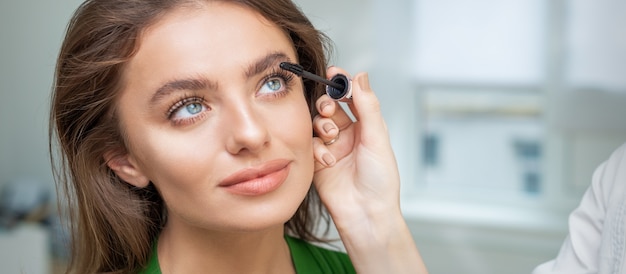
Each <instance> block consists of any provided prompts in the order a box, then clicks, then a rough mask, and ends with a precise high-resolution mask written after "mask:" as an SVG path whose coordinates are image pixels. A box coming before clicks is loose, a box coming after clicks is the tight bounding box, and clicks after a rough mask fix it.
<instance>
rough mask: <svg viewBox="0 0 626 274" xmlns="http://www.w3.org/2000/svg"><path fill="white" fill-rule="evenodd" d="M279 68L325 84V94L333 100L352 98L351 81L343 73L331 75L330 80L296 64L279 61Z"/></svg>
mask: <svg viewBox="0 0 626 274" xmlns="http://www.w3.org/2000/svg"><path fill="white" fill-rule="evenodd" d="M280 68H281V69H284V70H287V71H290V72H292V73H293V74H295V75H298V76H300V77H303V78H307V79H311V80H313V81H316V82H318V83H322V84H325V85H326V94H328V96H330V98H333V99H334V100H337V101H341V102H350V101H351V100H352V85H351V81H350V79H348V77H346V76H345V75H343V74H337V75H335V76H333V78H331V79H330V80H327V79H324V78H322V77H320V76H318V75H316V74H313V73H310V72H308V71H306V70H304V68H303V67H302V66H301V65H298V64H294V63H289V62H282V63H280Z"/></svg>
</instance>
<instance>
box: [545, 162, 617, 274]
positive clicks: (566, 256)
mask: <svg viewBox="0 0 626 274" xmlns="http://www.w3.org/2000/svg"><path fill="white" fill-rule="evenodd" d="M605 168H606V162H605V163H603V164H602V165H600V166H599V167H598V168H597V169H596V170H595V172H594V174H593V178H592V183H591V186H590V187H589V188H588V189H587V191H586V192H585V194H584V195H583V198H582V200H581V202H580V205H579V206H578V207H577V208H576V209H575V210H574V211H573V212H572V213H571V214H570V216H569V235H568V236H567V238H566V239H565V242H564V243H563V245H562V246H561V250H560V251H559V254H558V255H557V257H556V258H555V259H553V260H551V261H548V262H546V263H543V264H541V265H539V266H537V267H536V268H535V270H534V271H533V274H548V273H550V274H557V273H558V274H561V273H562V274H583V273H597V272H598V263H599V262H598V260H599V258H598V254H599V252H600V244H601V242H602V224H603V222H604V219H605V216H606V201H607V200H608V197H609V195H610V193H609V192H610V190H611V187H612V185H605V184H606V181H607V180H603V179H602V178H603V174H604V172H605ZM609 183H610V181H609Z"/></svg>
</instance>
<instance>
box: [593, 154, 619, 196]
mask: <svg viewBox="0 0 626 274" xmlns="http://www.w3.org/2000/svg"><path fill="white" fill-rule="evenodd" d="M593 177H594V178H593V181H597V182H598V183H599V184H601V185H603V186H602V187H601V188H602V189H603V192H604V193H605V195H606V196H607V197H605V198H608V196H610V195H611V194H616V193H615V191H616V190H621V189H623V188H626V143H625V144H622V145H621V146H620V147H619V148H617V149H616V150H615V151H613V153H612V154H611V156H610V157H609V158H608V159H607V160H606V161H605V162H604V163H602V164H601V165H600V166H599V167H598V168H597V169H596V171H595V172H594V174H593ZM620 199H621V198H620Z"/></svg>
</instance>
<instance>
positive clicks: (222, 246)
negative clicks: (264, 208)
mask: <svg viewBox="0 0 626 274" xmlns="http://www.w3.org/2000/svg"><path fill="white" fill-rule="evenodd" d="M170 223H171V222H168V225H167V226H166V227H165V228H164V229H163V231H162V232H161V235H160V236H159V245H158V258H159V264H160V267H161V271H162V273H164V274H181V273H206V272H211V273H259V274H261V273H295V270H294V266H293V263H292V261H291V253H290V251H289V247H288V246H287V243H286V241H285V239H284V228H283V226H282V225H280V226H276V227H272V228H268V229H265V230H262V231H254V232H223V231H207V230H203V229H199V228H193V227H189V226H183V225H175V224H171V225H170Z"/></svg>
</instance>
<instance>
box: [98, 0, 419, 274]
mask: <svg viewBox="0 0 626 274" xmlns="http://www.w3.org/2000/svg"><path fill="white" fill-rule="evenodd" d="M140 39H141V40H140V43H139V49H138V51H137V54H136V55H135V56H134V57H133V58H132V59H131V60H130V62H129V64H128V65H127V66H126V67H125V69H124V71H123V78H124V85H123V88H122V91H121V94H120V97H119V98H118V108H117V110H116V114H117V116H118V118H119V120H120V123H121V128H122V130H123V132H124V136H126V138H125V139H126V140H125V141H126V145H127V150H126V151H124V153H123V154H120V153H116V152H111V153H108V154H107V155H108V156H106V157H107V159H106V160H107V163H108V165H109V167H111V169H112V170H113V171H114V172H116V174H117V175H118V176H120V177H121V178H122V179H123V180H125V181H126V182H128V183H130V184H132V185H134V186H136V187H145V186H147V185H148V184H149V182H152V183H154V185H155V186H156V187H157V189H158V190H159V192H160V193H161V195H162V197H163V199H164V201H165V204H166V207H167V210H168V220H167V224H166V226H165V228H164V230H163V231H162V233H161V235H160V237H159V245H158V258H159V263H160V267H161V270H162V271H163V273H202V272H204V271H206V270H208V269H210V270H211V271H212V272H215V273H293V272H294V268H293V265H292V262H291V257H290V253H289V249H288V247H287V245H286V242H285V241H284V239H283V235H284V228H283V224H284V223H285V222H286V221H287V220H288V219H289V218H290V217H291V216H292V215H293V214H294V212H295V211H296V209H297V208H298V205H299V204H300V203H301V202H302V200H303V199H304V197H305V195H306V193H307V191H308V189H309V187H310V184H311V181H312V180H313V181H314V183H315V187H316V188H317V189H318V191H319V193H320V196H321V198H322V201H323V202H324V204H325V205H326V207H327V208H328V209H329V212H330V213H331V216H332V217H333V220H334V221H335V224H336V225H337V228H338V231H339V233H340V236H341V238H342V240H343V242H344V244H345V246H346V249H347V251H348V253H349V256H350V258H351V259H352V261H353V263H354V265H355V268H356V269H357V271H358V272H359V273H385V272H387V273H426V272H425V269H424V267H423V264H422V262H421V259H420V257H419V254H418V253H417V249H416V247H415V245H414V243H413V240H412V238H411V235H410V234H409V232H408V229H407V226H406V223H405V222H404V220H403V218H402V215H401V213H400V207H399V183H400V180H399V176H398V171H397V167H396V163H395V159H394V156H393V152H392V150H391V146H390V145H389V138H388V135H387V130H386V127H385V124H384V121H383V120H382V116H381V114H380V109H379V106H378V101H377V99H376V97H375V95H374V94H373V92H372V91H371V90H370V89H369V84H368V81H367V75H365V74H360V75H357V76H355V78H354V83H355V84H354V86H353V89H354V91H353V92H354V95H353V96H354V101H353V104H352V105H351V107H352V111H353V112H354V113H355V115H356V117H357V118H358V120H359V121H358V122H356V123H352V121H350V120H349V119H348V116H347V115H346V114H345V113H344V112H343V111H342V110H340V108H339V107H338V106H337V105H336V103H335V102H334V101H332V100H330V99H329V98H328V97H327V96H323V97H321V98H320V99H319V100H318V101H317V106H318V109H319V110H320V115H319V116H318V117H315V119H314V122H312V121H311V119H310V114H309V112H308V107H307V104H306V100H305V98H304V93H303V86H302V82H301V81H300V79H299V78H290V75H285V74H282V73H281V72H280V71H279V69H278V64H279V63H280V62H282V61H289V62H297V58H296V54H295V50H294V48H293V45H292V43H291V41H290V40H289V38H288V37H287V36H286V35H285V34H284V32H282V30H281V29H280V28H278V27H277V26H275V25H273V24H272V23H270V22H268V21H267V20H265V19H264V18H262V17H261V16H260V15H258V14H256V13H255V12H253V11H251V10H249V9H247V8H244V7H241V6H238V5H236V4H232V3H225V2H208V3H203V4H202V5H201V6H193V7H182V8H179V9H176V10H174V11H172V12H170V13H168V14H166V15H165V16H164V17H163V18H161V19H160V20H159V21H158V22H156V23H155V24H154V25H152V26H151V27H149V28H148V29H147V30H146V31H145V32H144V33H143V35H142V36H141V37H140ZM338 72H341V73H344V74H347V73H345V72H343V71H341V70H340V69H338V68H331V69H329V71H328V73H329V75H330V76H332V75H334V74H335V73H338ZM324 128H326V129H330V130H328V131H326V130H324ZM339 129H340V130H341V133H340V136H339V139H338V141H337V142H336V143H334V144H332V145H328V146H326V145H324V141H328V140H330V139H332V138H334V137H335V136H336V134H337V132H339ZM313 130H315V132H316V133H317V134H318V135H319V136H320V137H315V138H311V136H312V135H313ZM323 159H326V161H324V160H323ZM329 160H330V161H329ZM277 162H278V163H280V165H286V166H285V167H284V168H281V169H280V170H279V171H277V170H275V169H276V168H275V167H272V168H268V166H276V165H275V164H272V163H277ZM322 163H324V164H322ZM249 170H255V171H258V170H260V171H261V173H263V172H265V171H268V172H270V173H271V174H279V175H280V174H284V173H285V172H286V174H287V175H286V177H284V176H278V175H276V176H274V175H271V176H267V178H269V179H267V178H266V179H264V180H263V182H260V183H258V186H259V187H257V186H255V187H252V188H251V189H252V192H251V193H252V194H250V193H248V192H244V194H242V193H241V192H237V191H232V189H231V188H228V187H224V186H223V185H222V184H223V183H224V182H225V181H228V180H229V179H228V178H232V177H233V176H234V175H233V174H235V177H238V176H236V174H241V173H242V172H243V173H245V174H249V173H250V172H248V171H249ZM244 177H245V176H244ZM245 180H248V179H245ZM245 180H244V181H245ZM266 185H270V186H272V187H265V186H266ZM246 193H247V194H246ZM244 262H245V263H244Z"/></svg>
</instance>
